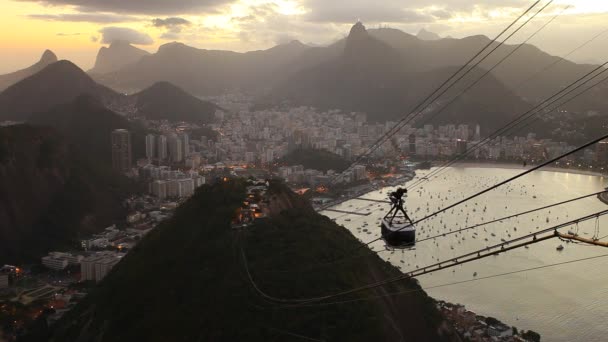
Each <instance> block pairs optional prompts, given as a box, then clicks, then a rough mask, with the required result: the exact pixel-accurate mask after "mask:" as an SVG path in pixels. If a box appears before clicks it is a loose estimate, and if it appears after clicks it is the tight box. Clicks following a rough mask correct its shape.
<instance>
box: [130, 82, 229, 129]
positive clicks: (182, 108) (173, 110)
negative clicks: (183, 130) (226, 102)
mask: <svg viewBox="0 0 608 342" xmlns="http://www.w3.org/2000/svg"><path fill="white" fill-rule="evenodd" d="M130 97H131V98H132V99H133V100H134V102H135V107H136V108H137V115H140V116H144V117H146V118H147V119H150V120H168V121H170V122H179V121H187V122H192V123H210V122H213V121H214V120H215V117H214V114H215V112H216V111H217V110H219V109H220V108H219V107H218V106H216V105H215V104H213V103H211V102H207V101H203V100H200V99H198V98H196V97H194V96H192V95H190V94H188V93H187V92H185V91H184V90H182V89H181V88H179V87H177V86H175V85H173V84H171V83H169V82H158V83H155V84H154V85H152V86H151V87H149V88H147V89H145V90H143V91H141V92H139V93H137V94H134V95H131V96H130Z"/></svg>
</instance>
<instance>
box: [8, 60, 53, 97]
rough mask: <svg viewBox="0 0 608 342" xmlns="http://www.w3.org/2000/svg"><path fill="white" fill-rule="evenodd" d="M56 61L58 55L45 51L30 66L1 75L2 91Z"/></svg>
mask: <svg viewBox="0 0 608 342" xmlns="http://www.w3.org/2000/svg"><path fill="white" fill-rule="evenodd" d="M55 62H57V56H56V55H55V54H54V53H53V52H52V51H51V50H46V51H44V53H43V54H42V57H41V58H40V60H39V61H38V62H37V63H36V64H34V65H32V66H30V67H29V68H25V69H22V70H19V71H15V72H13V73H10V74H6V75H0V91H3V90H4V89H6V88H8V87H10V86H11V85H13V84H15V83H17V82H19V81H21V80H22V79H24V78H27V77H29V76H32V75H33V74H35V73H37V72H38V71H40V70H42V69H44V68H45V67H46V66H48V65H49V64H53V63H55Z"/></svg>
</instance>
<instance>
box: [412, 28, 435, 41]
mask: <svg viewBox="0 0 608 342" xmlns="http://www.w3.org/2000/svg"><path fill="white" fill-rule="evenodd" d="M416 38H418V39H420V40H439V39H441V37H440V36H439V35H438V34H437V33H434V32H430V31H427V30H426V29H421V30H420V31H418V34H417V35H416Z"/></svg>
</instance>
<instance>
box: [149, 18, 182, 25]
mask: <svg viewBox="0 0 608 342" xmlns="http://www.w3.org/2000/svg"><path fill="white" fill-rule="evenodd" d="M190 24H191V23H190V22H189V21H188V20H186V19H184V18H179V17H171V18H166V19H161V18H155V19H152V25H154V26H156V27H174V26H189V25H190Z"/></svg>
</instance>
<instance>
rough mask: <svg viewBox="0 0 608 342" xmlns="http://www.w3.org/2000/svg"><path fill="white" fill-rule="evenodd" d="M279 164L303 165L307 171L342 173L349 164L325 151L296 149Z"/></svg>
mask: <svg viewBox="0 0 608 342" xmlns="http://www.w3.org/2000/svg"><path fill="white" fill-rule="evenodd" d="M280 164H285V165H304V167H305V168H307V169H314V170H319V171H323V172H327V170H334V171H337V172H342V171H344V170H346V168H347V167H348V165H349V163H348V161H346V160H345V159H344V158H342V157H340V156H339V155H337V154H334V153H331V152H329V151H326V150H315V149H308V148H307V149H297V150H294V151H293V152H291V153H289V154H288V155H286V156H285V157H284V158H283V159H282V160H281V161H280Z"/></svg>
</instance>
